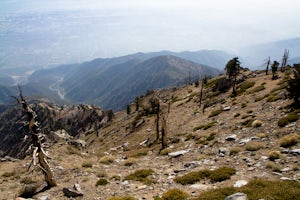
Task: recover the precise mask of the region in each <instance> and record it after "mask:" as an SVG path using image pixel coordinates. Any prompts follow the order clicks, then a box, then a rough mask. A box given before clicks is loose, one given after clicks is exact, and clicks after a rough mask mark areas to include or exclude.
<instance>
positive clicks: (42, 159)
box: [14, 86, 57, 187]
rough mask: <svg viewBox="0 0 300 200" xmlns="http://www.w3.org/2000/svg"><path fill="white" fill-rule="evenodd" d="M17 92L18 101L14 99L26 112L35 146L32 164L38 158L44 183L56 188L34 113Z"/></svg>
mask: <svg viewBox="0 0 300 200" xmlns="http://www.w3.org/2000/svg"><path fill="white" fill-rule="evenodd" d="M19 92H20V94H19V95H20V99H18V98H17V97H14V98H15V99H16V100H17V102H18V103H19V104H21V105H22V107H23V110H24V111H25V112H26V114H27V116H28V122H29V124H28V126H29V131H30V134H31V137H32V142H33V146H35V148H36V150H35V151H33V164H35V163H36V161H35V160H36V157H37V158H38V161H39V164H40V168H41V169H42V172H43V174H44V178H45V181H46V183H47V186H48V187H53V186H56V185H57V184H56V181H55V180H54V177H53V173H52V170H51V168H50V166H49V164H48V162H47V157H48V156H47V154H46V152H45V151H44V149H43V143H42V141H41V138H43V134H42V133H41V130H40V129H39V127H38V122H37V121H35V118H36V113H35V112H34V111H33V110H32V109H31V108H30V107H29V106H28V104H27V102H26V100H25V99H24V97H23V94H22V90H21V88H20V86H19Z"/></svg>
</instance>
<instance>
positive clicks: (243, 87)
mask: <svg viewBox="0 0 300 200" xmlns="http://www.w3.org/2000/svg"><path fill="white" fill-rule="evenodd" d="M254 85H255V82H248V81H245V82H243V83H242V84H241V85H240V87H239V89H238V90H237V93H236V95H237V96H239V95H242V94H243V93H244V92H245V91H246V90H247V89H248V88H251V87H253V86H254Z"/></svg>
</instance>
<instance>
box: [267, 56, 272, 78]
mask: <svg viewBox="0 0 300 200" xmlns="http://www.w3.org/2000/svg"><path fill="white" fill-rule="evenodd" d="M270 62H271V60H270V57H269V58H268V61H267V67H266V75H268V71H269V66H270Z"/></svg>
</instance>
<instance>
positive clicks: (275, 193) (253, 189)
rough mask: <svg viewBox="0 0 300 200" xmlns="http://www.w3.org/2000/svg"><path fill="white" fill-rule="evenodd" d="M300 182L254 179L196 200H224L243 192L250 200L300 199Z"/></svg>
mask: <svg viewBox="0 0 300 200" xmlns="http://www.w3.org/2000/svg"><path fill="white" fill-rule="evenodd" d="M299 188H300V182H297V181H269V180H262V179H254V180H251V181H249V183H248V184H247V185H245V186H242V187H240V188H234V187H225V188H218V189H213V190H209V191H206V192H203V193H201V194H200V195H199V196H198V197H197V198H195V200H212V199H213V200H224V199H225V198H226V197H227V196H229V195H231V194H234V193H237V192H242V193H245V194H247V196H248V199H276V200H280V199H299V196H300V190H299Z"/></svg>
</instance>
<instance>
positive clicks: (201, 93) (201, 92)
mask: <svg viewBox="0 0 300 200" xmlns="http://www.w3.org/2000/svg"><path fill="white" fill-rule="evenodd" d="M203 88H204V78H203V79H202V80H201V89H200V96H199V98H200V99H199V100H200V102H199V108H200V107H201V103H202V97H203Z"/></svg>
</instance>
